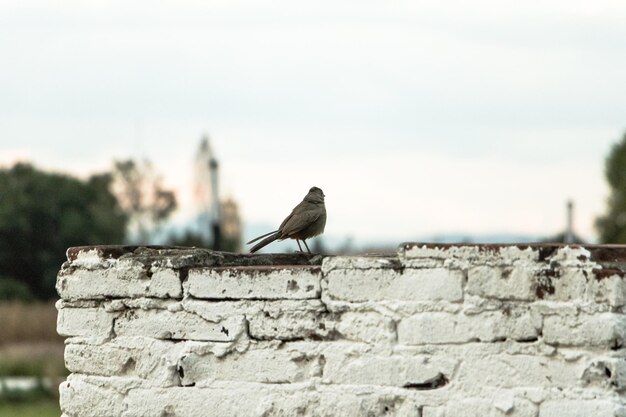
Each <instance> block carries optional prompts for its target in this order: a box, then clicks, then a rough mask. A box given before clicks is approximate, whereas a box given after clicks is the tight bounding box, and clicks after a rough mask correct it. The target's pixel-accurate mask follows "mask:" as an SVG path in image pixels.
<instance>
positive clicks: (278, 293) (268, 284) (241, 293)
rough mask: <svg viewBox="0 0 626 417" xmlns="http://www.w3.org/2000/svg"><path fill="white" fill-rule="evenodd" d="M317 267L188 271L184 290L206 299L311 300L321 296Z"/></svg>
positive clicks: (202, 269) (198, 269) (201, 269)
mask: <svg viewBox="0 0 626 417" xmlns="http://www.w3.org/2000/svg"><path fill="white" fill-rule="evenodd" d="M320 279H321V277H320V272H319V269H317V268H313V269H312V268H310V267H296V266H292V267H290V268H289V269H287V268H278V267H238V268H236V269H234V268H197V269H191V270H190V271H189V278H188V280H187V282H186V283H185V289H186V291H187V293H188V294H189V295H191V296H193V297H195V298H208V299H221V300H225V299H226V300H227V299H267V300H279V299H311V298H319V296H320Z"/></svg>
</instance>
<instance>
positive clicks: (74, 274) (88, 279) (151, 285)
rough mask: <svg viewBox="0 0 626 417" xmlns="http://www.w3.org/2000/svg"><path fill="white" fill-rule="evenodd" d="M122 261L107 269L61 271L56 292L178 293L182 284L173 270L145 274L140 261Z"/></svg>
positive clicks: (81, 296)
mask: <svg viewBox="0 0 626 417" xmlns="http://www.w3.org/2000/svg"><path fill="white" fill-rule="evenodd" d="M122 265H123V266H121V265H119V264H117V267H111V268H107V269H70V270H66V271H61V273H60V274H59V276H58V278H57V292H58V293H59V296H60V297H61V298H62V299H64V300H85V299H87V300H102V299H108V298H138V297H156V298H170V297H173V298H179V297H181V295H182V286H181V282H180V279H179V276H178V272H177V271H174V270H172V269H167V268H155V270H154V271H152V272H151V276H148V272H147V270H146V268H145V267H143V266H142V265H137V264H134V263H128V264H122Z"/></svg>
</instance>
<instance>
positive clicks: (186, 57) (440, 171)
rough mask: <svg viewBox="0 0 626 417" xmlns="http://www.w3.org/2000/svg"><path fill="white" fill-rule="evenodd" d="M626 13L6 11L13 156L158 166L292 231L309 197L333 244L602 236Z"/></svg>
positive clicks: (148, 4) (194, 5)
mask: <svg viewBox="0 0 626 417" xmlns="http://www.w3.org/2000/svg"><path fill="white" fill-rule="evenodd" d="M624 22H626V2H623V1H621V0H619V1H617V0H616V1H607V0H593V1H571V0H568V1H566V0H563V1H545V0H542V1H524V2H519V1H501V0H478V1H472V2H467V1H406V2H402V1H397V2H395V1H394V2H391V1H390V2H373V1H363V0H360V1H319V2H294V1H282V0H280V1H272V2H263V3H262V2H247V1H161V2H155V1H132V2H131V1H108V0H107V1H90V2H85V1H58V0H55V1H46V0H42V1H23V0H20V1H13V0H3V1H2V2H0V53H1V57H2V58H1V59H2V65H1V66H0V164H4V165H7V164H10V163H12V162H13V161H15V160H16V159H20V160H30V161H32V162H34V163H35V164H36V165H39V166H41V167H44V168H50V169H55V170H62V171H66V172H70V173H75V174H79V175H87V174H88V173H91V172H94V171H98V170H105V169H108V168H109V167H110V166H111V161H112V160H113V158H126V157H144V156H145V157H147V158H149V159H151V160H152V161H153V162H154V163H155V164H156V165H157V167H158V168H159V169H160V170H161V171H162V172H163V174H164V176H165V178H166V182H167V184H169V185H170V186H172V187H176V189H177V190H178V191H179V197H180V199H181V202H182V203H183V204H186V203H187V202H188V200H189V190H188V185H189V183H190V181H191V177H190V175H191V169H190V168H191V167H190V164H191V161H192V158H193V154H194V152H195V150H196V147H197V146H198V143H199V140H200V137H201V135H202V134H204V133H208V134H209V135H210V137H211V143H212V146H213V148H214V150H215V152H216V154H217V156H218V158H219V159H220V161H221V164H222V190H223V191H224V193H226V194H228V195H230V196H232V197H234V198H235V199H236V200H237V201H238V202H239V204H240V208H241V211H242V215H243V217H244V220H245V221H246V223H248V224H268V225H278V224H279V223H280V221H281V220H282V219H283V218H284V217H285V216H286V215H287V214H288V213H289V211H290V210H291V208H292V207H293V206H294V205H295V204H296V203H298V202H299V201H300V200H301V199H302V197H303V196H304V194H305V193H306V191H307V190H308V188H309V187H311V186H312V185H316V186H319V187H321V188H322V189H323V190H324V192H325V193H326V196H327V197H326V200H327V202H326V203H327V209H328V212H329V214H328V223H327V227H326V232H327V233H328V234H332V235H334V236H352V237H354V238H355V240H356V241H358V240H359V239H362V240H371V239H376V238H382V239H396V240H398V241H402V240H415V239H419V238H424V237H427V236H431V235H433V234H436V233H468V234H485V233H516V234H528V235H548V234H554V233H556V232H558V231H560V230H561V229H562V228H563V227H564V223H565V218H564V217H565V202H566V200H567V199H570V198H571V199H573V200H574V201H575V203H576V210H577V211H576V223H575V224H576V229H577V231H578V232H579V234H581V235H582V236H583V237H584V238H587V239H594V238H595V232H594V230H593V219H594V218H595V217H596V216H598V215H599V214H600V213H602V211H603V210H604V207H605V201H606V197H607V195H608V190H607V187H606V185H605V180H604V177H603V167H604V158H605V157H606V155H607V153H608V151H609V150H610V147H611V145H612V144H613V143H615V142H616V141H617V140H619V139H620V138H621V137H622V135H623V133H624V132H625V131H626V82H625V78H624V74H626V24H624Z"/></svg>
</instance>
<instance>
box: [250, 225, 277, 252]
mask: <svg viewBox="0 0 626 417" xmlns="http://www.w3.org/2000/svg"><path fill="white" fill-rule="evenodd" d="M265 236H267V237H265ZM262 237H265V239H263V240H262V241H260V242H259V243H257V244H256V245H254V246H253V247H251V248H250V253H254V252H256V251H258V250H259V249H261V248H262V247H263V246H265V245H269V244H270V243H272V242H273V241H275V240H276V239H278V238H279V237H280V233H279V232H278V230H277V231H275V232H272V233H268V234H267V235H263V236H259V237H257V238H256V239H253V240H251V241H250V242H248V243H252V242H256V241H257V240H259V239H261V238H262Z"/></svg>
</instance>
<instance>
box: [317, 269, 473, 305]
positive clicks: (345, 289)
mask: <svg viewBox="0 0 626 417" xmlns="http://www.w3.org/2000/svg"><path fill="white" fill-rule="evenodd" d="M463 278H464V275H463V272H462V271H458V270H449V269H445V268H432V269H413V268H407V269H404V270H402V271H400V270H398V271H396V270H393V269H367V270H361V269H352V270H345V269H341V270H335V271H330V272H329V273H328V275H327V276H326V278H325V279H326V280H327V281H328V295H329V296H330V297H331V298H335V299H339V300H345V301H355V302H358V301H380V300H410V301H425V300H426V301H428V300H434V301H439V300H446V301H459V300H461V299H462V297H463Z"/></svg>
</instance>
